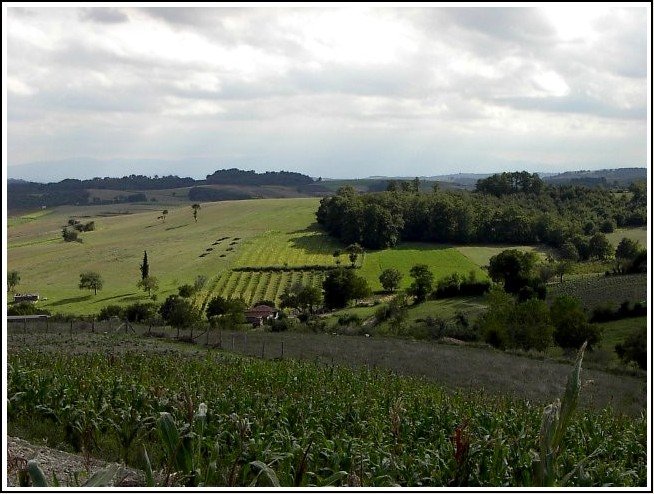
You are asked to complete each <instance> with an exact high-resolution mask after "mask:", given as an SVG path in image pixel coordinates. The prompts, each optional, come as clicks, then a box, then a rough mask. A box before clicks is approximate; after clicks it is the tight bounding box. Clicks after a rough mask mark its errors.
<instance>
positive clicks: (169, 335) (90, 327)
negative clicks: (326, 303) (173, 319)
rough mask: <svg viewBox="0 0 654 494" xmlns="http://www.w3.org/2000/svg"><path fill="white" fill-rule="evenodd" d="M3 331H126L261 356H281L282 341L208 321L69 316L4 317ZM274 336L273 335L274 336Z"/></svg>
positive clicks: (20, 334) (20, 337) (21, 337)
mask: <svg viewBox="0 0 654 494" xmlns="http://www.w3.org/2000/svg"><path fill="white" fill-rule="evenodd" d="M7 334H8V336H11V337H13V338H16V339H17V342H21V341H22V342H25V343H26V342H27V340H26V337H30V338H34V337H39V336H43V337H44V339H45V340H47V339H48V336H50V337H53V336H55V335H56V336H64V337H75V336H83V335H93V334H96V335H103V334H104V335H109V334H115V335H120V334H127V335H130V334H131V335H133V336H136V337H144V338H162V339H167V340H172V341H178V342H184V343H190V344H195V345H199V346H204V347H212V348H220V349H224V350H229V351H233V352H236V353H241V354H244V355H250V356H257V357H261V358H284V351H285V342H284V338H280V337H279V335H278V334H277V335H273V334H272V333H270V332H268V331H264V330H253V331H238V330H222V329H217V328H212V327H211V326H209V324H204V325H200V326H194V327H192V328H185V329H181V328H173V327H171V326H162V325H157V324H142V323H132V322H129V321H126V320H119V319H111V320H103V321H96V320H70V321H51V320H49V319H47V318H40V319H28V318H24V319H14V320H10V321H7ZM275 336H277V337H275Z"/></svg>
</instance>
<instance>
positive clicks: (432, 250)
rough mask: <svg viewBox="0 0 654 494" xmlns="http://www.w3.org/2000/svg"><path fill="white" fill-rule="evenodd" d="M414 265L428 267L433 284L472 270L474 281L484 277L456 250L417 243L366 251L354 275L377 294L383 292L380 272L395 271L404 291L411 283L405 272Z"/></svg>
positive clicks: (482, 273) (444, 246) (437, 245)
mask: <svg viewBox="0 0 654 494" xmlns="http://www.w3.org/2000/svg"><path fill="white" fill-rule="evenodd" d="M416 264H426V265H427V266H429V269H430V271H431V272H432V273H433V274H434V282H436V281H438V280H439V279H440V278H444V277H445V276H447V275H450V274H452V273H461V274H463V275H467V274H468V273H469V272H470V271H474V272H475V273H476V275H477V278H478V279H486V278H488V276H487V275H486V273H484V271H482V270H481V269H480V268H479V265H477V264H475V263H474V262H472V261H470V260H469V259H468V258H467V257H465V256H464V255H463V254H461V253H460V252H459V250H458V249H457V248H456V247H452V246H450V245H442V244H441V245H439V244H428V243H418V242H405V243H401V244H399V245H398V246H397V247H395V248H393V249H386V250H380V251H373V252H367V253H366V254H365V256H364V259H363V266H362V267H361V269H360V271H359V273H358V274H359V275H361V276H363V277H364V278H366V279H367V280H368V283H369V284H370V287H371V288H372V290H374V291H378V290H382V289H383V287H382V286H381V283H380V282H379V275H380V274H381V273H382V271H383V270H384V269H388V268H395V269H398V270H400V272H401V273H402V274H403V275H404V276H403V278H402V282H401V285H400V288H407V287H408V286H409V285H410V284H411V282H412V281H413V278H411V276H410V275H409V271H410V270H411V268H412V267H413V266H415V265H416Z"/></svg>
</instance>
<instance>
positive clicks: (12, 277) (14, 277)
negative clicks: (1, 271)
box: [7, 271, 20, 292]
mask: <svg viewBox="0 0 654 494" xmlns="http://www.w3.org/2000/svg"><path fill="white" fill-rule="evenodd" d="M19 283H20V274H19V273H18V271H9V272H8V273H7V288H8V289H9V291H10V292H13V291H14V288H16V287H17V286H18V284H19Z"/></svg>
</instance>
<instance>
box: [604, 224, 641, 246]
mask: <svg viewBox="0 0 654 494" xmlns="http://www.w3.org/2000/svg"><path fill="white" fill-rule="evenodd" d="M606 238H608V239H609V242H611V245H613V247H617V246H618V244H619V243H620V241H621V240H622V239H623V238H628V239H630V240H635V241H637V242H638V243H639V244H640V246H641V247H643V248H646V247H647V227H644V226H643V227H638V228H616V229H615V230H613V231H612V232H611V233H607V234H606Z"/></svg>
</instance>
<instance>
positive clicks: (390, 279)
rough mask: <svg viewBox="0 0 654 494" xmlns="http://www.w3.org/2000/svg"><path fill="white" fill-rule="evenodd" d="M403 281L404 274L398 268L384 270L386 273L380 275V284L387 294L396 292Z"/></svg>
mask: <svg viewBox="0 0 654 494" xmlns="http://www.w3.org/2000/svg"><path fill="white" fill-rule="evenodd" d="M401 281H402V273H401V272H400V270H399V269H396V268H388V269H384V271H382V273H381V274H380V275H379V282H380V283H381V284H382V286H383V287H384V290H386V291H387V292H394V291H395V290H397V289H398V288H399V286H400V282H401Z"/></svg>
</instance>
